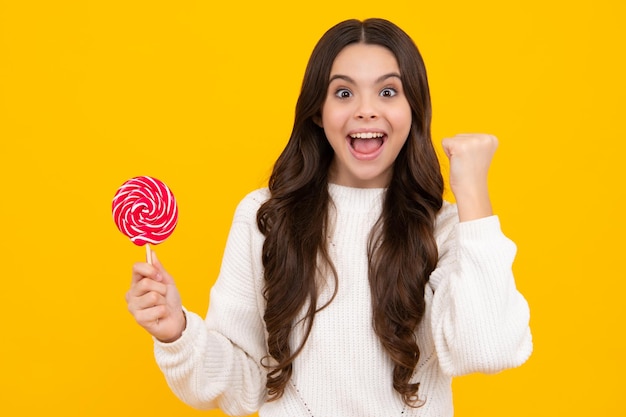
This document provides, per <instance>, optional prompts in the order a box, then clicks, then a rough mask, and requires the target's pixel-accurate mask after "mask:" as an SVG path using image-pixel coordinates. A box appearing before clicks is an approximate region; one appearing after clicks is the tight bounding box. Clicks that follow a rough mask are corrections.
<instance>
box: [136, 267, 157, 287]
mask: <svg viewBox="0 0 626 417" xmlns="http://www.w3.org/2000/svg"><path fill="white" fill-rule="evenodd" d="M157 275H158V271H157V269H156V268H155V267H154V266H153V265H150V264H149V263H147V262H137V263H135V264H134V265H133V272H132V278H131V285H133V284H136V283H137V282H139V281H141V280H142V279H144V278H151V279H155V278H156V277H157Z"/></svg>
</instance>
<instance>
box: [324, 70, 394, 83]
mask: <svg viewBox="0 0 626 417" xmlns="http://www.w3.org/2000/svg"><path fill="white" fill-rule="evenodd" d="M392 77H395V78H399V79H400V80H401V81H402V77H401V76H400V74H398V73H397V72H390V73H389V74H384V75H381V76H380V77H378V78H376V81H375V82H374V83H375V84H378V83H380V82H383V81H385V80H386V79H388V78H392ZM334 80H344V81H347V82H349V83H351V84H356V82H355V81H354V80H353V79H352V78H350V77H348V76H347V75H342V74H335V75H333V76H332V77H330V80H328V83H329V84H330V83H332V82H333V81H334Z"/></svg>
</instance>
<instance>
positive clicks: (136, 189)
mask: <svg viewBox="0 0 626 417" xmlns="http://www.w3.org/2000/svg"><path fill="white" fill-rule="evenodd" d="M113 220H114V221H115V224H116V226H117V228H118V229H119V230H120V232H122V233H123V234H125V235H126V236H127V237H129V238H130V240H131V242H133V243H134V244H135V245H137V246H143V245H146V259H147V261H148V262H149V263H152V256H151V251H150V244H151V243H152V244H154V245H157V244H159V243H161V242H163V241H165V239H167V238H168V237H169V236H170V235H171V234H172V232H173V231H174V228H175V227H176V222H177V221H178V207H177V206H176V200H175V199H174V195H173V194H172V192H171V191H170V189H169V188H168V187H167V185H165V184H164V183H163V182H161V181H159V180H158V179H156V178H152V177H147V176H142V177H135V178H132V179H130V180H128V181H126V182H125V183H124V184H122V186H121V187H120V188H119V189H118V190H117V192H116V193H115V197H114V198H113Z"/></svg>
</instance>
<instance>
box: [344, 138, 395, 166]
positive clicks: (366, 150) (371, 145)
mask: <svg viewBox="0 0 626 417" xmlns="http://www.w3.org/2000/svg"><path fill="white" fill-rule="evenodd" d="M347 140H348V143H349V144H350V151H351V152H352V154H353V155H354V156H355V157H356V158H357V159H364V160H368V159H373V158H375V157H376V156H378V154H379V153H380V152H381V150H382V148H383V145H384V144H385V141H386V140H387V135H385V134H384V133H383V132H358V133H351V134H350V135H348V137H347Z"/></svg>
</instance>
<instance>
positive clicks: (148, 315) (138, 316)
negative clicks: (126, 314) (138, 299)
mask: <svg viewBox="0 0 626 417" xmlns="http://www.w3.org/2000/svg"><path fill="white" fill-rule="evenodd" d="M164 312H165V307H164V306H162V305H158V306H154V307H150V308H145V309H142V310H138V311H136V312H135V313H134V317H135V321H136V322H137V323H139V324H140V325H141V326H143V327H146V328H148V327H153V326H154V325H156V324H158V320H159V319H160V318H162V317H163V315H164Z"/></svg>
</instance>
